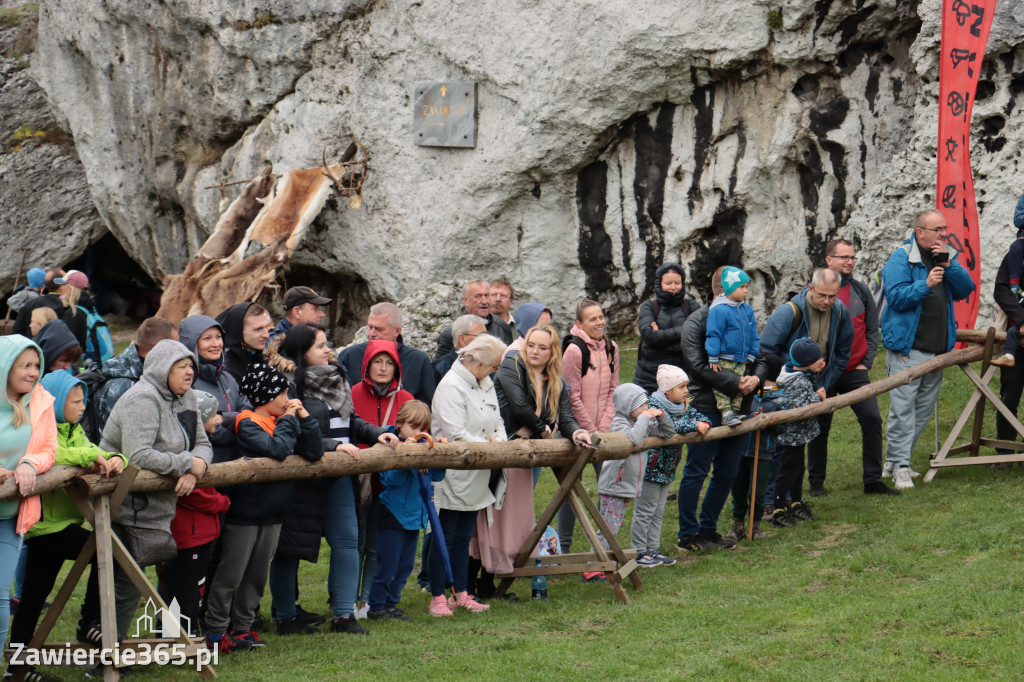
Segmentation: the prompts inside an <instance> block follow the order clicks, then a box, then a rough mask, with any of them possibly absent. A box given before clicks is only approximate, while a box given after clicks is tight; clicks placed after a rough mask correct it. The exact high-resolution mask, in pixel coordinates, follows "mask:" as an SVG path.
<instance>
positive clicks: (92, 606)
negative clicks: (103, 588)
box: [11, 526, 100, 645]
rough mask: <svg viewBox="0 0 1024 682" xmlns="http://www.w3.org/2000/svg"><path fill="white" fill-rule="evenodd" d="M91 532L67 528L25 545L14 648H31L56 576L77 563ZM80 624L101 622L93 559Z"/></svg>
mask: <svg viewBox="0 0 1024 682" xmlns="http://www.w3.org/2000/svg"><path fill="white" fill-rule="evenodd" d="M90 535H92V532H91V531H88V530H86V529H85V528H82V527H81V526H68V527H67V528H65V529H64V530H62V531H60V532H57V533H50V534H48V535H37V536H36V537H34V538H30V539H29V540H27V541H26V542H25V544H26V545H27V547H28V557H27V559H26V563H25V584H24V585H23V586H22V588H21V603H20V604H19V605H18V610H17V611H16V612H15V614H14V621H13V622H12V623H11V644H12V645H13V644H15V643H18V644H26V645H27V644H28V643H29V642H30V641H31V640H32V635H33V634H35V631H36V625H37V624H38V622H39V615H40V614H41V613H42V612H43V604H45V603H46V598H47V597H48V596H49V595H50V592H51V591H52V590H53V585H54V583H55V582H57V575H58V574H59V573H60V569H61V568H62V567H63V566H64V562H65V561H69V560H70V561H74V560H75V559H76V558H78V553H79V552H81V551H82V547H84V546H85V543H86V541H87V540H88V539H89V536H90ZM81 616H82V619H81V621H80V623H82V624H88V623H92V622H97V623H98V622H99V620H100V600H99V585H98V582H97V578H96V557H95V555H93V560H92V568H91V569H90V571H89V582H88V584H87V586H86V589H85V602H83V604H82V611H81Z"/></svg>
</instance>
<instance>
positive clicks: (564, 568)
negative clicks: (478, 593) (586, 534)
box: [495, 557, 619, 578]
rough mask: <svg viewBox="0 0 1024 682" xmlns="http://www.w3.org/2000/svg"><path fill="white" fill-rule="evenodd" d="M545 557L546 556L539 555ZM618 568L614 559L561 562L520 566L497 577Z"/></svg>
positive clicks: (522, 576) (560, 573)
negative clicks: (553, 564)
mask: <svg viewBox="0 0 1024 682" xmlns="http://www.w3.org/2000/svg"><path fill="white" fill-rule="evenodd" d="M541 559H547V557H541ZM618 568H619V564H618V563H617V562H615V561H591V562H588V563H585V564H561V565H559V566H520V567H519V568H514V569H512V572H511V573H502V574H501V575H499V576H495V577H497V578H526V577H532V576H535V575H567V574H571V573H588V572H590V571H604V572H614V571H617V570H618Z"/></svg>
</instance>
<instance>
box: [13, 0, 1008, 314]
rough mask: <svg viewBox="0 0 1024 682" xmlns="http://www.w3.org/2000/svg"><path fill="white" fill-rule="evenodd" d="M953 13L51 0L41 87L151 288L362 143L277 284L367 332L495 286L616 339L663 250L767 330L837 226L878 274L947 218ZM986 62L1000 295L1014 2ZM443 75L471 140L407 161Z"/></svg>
mask: <svg viewBox="0 0 1024 682" xmlns="http://www.w3.org/2000/svg"><path fill="white" fill-rule="evenodd" d="M271 6H272V7H273V13H272V14H271V13H269V12H268V11H267V10H266V8H267V7H271ZM939 22H940V17H939V4H938V3H937V2H927V3H924V2H913V1H906V0H903V1H900V0H831V1H830V0H817V1H815V2H811V1H810V0H781V1H779V2H772V3H764V2H751V1H750V0H716V1H714V2H711V1H709V0H687V1H686V2H682V1H679V2H664V1H661V0H646V1H631V2H625V1H624V0H615V1H608V0H605V1H596V0H594V1H590V2H586V1H580V0H546V1H544V2H541V1H539V0H532V1H531V0H524V1H523V2H519V3H508V2H503V1H502V0H476V1H473V2H469V1H466V0H452V1H450V2H444V3H422V2H418V1H414V0H353V1H350V2H333V1H328V0H294V1H293V2H288V3H274V4H273V5H268V4H266V3H258V2H252V1H244V2H234V1H232V2H229V1H228V0H163V1H160V0H105V1H104V2H99V1H98V0H87V1H83V0H43V2H42V3H41V10H40V17H39V43H38V47H37V51H36V54H35V55H34V56H33V59H32V67H31V74H32V77H33V78H34V79H35V80H36V81H38V83H39V84H40V85H41V86H42V87H43V88H44V89H45V91H46V93H47V95H48V96H49V100H50V101H51V102H52V103H53V105H54V106H55V107H56V109H57V110H58V117H59V118H60V119H66V121H67V126H68V128H69V130H70V132H71V134H72V135H73V137H74V143H75V146H76V148H77V153H78V156H79V157H80V158H81V163H82V164H83V166H84V169H85V174H86V177H87V178H88V187H89V190H90V192H91V195H92V199H93V201H94V203H95V205H96V207H97V208H98V209H99V212H100V215H101V216H102V219H103V221H104V224H105V226H106V227H107V228H108V229H109V230H110V231H111V232H113V233H114V235H115V236H116V237H117V238H118V240H119V241H120V242H121V243H122V244H123V245H124V246H125V248H126V249H127V250H128V252H129V253H130V254H132V256H133V257H134V258H136V259H137V260H138V261H139V263H140V264H142V266H143V267H144V268H145V269H146V271H147V272H149V273H150V274H151V275H152V276H153V277H154V279H156V280H157V281H159V280H160V278H161V277H162V276H163V275H165V274H169V273H175V272H180V271H181V269H182V268H183V267H184V265H185V263H186V262H187V260H188V259H189V257H190V256H191V255H192V254H193V253H194V252H195V251H196V250H197V248H198V246H199V245H200V244H201V243H202V242H203V240H204V239H205V238H206V236H207V235H208V233H209V232H210V230H211V229H212V227H213V225H214V224H215V222H216V219H217V216H218V212H219V208H220V205H221V202H220V200H219V195H218V192H217V191H216V190H209V189H204V188H205V187H207V186H210V185H214V184H217V183H219V182H222V181H236V180H243V179H247V178H250V177H253V176H254V175H255V174H257V173H258V172H259V171H260V170H261V169H262V168H263V166H264V165H265V164H266V163H268V162H269V163H272V164H273V166H274V168H275V169H276V170H278V171H285V170H288V169H291V168H295V167H311V166H315V165H319V163H320V158H321V154H322V153H323V151H324V149H326V151H327V155H328V158H329V159H330V158H332V157H335V158H336V157H337V156H338V155H339V154H340V153H341V151H342V150H343V149H344V148H345V146H346V145H347V144H348V142H349V140H350V139H351V138H352V137H353V136H355V137H358V138H359V139H360V140H361V141H362V142H363V143H364V144H365V145H366V147H367V148H368V150H369V152H370V155H371V173H370V176H369V178H368V180H367V182H366V185H365V187H364V199H365V201H364V205H363V208H362V209H361V210H358V211H354V210H351V209H350V208H349V207H348V202H347V201H334V200H330V201H328V204H327V206H326V207H325V209H324V211H323V213H322V214H321V215H320V217H319V218H318V219H317V221H315V222H314V224H313V226H312V227H311V230H310V233H309V236H308V239H307V241H306V243H305V245H304V247H303V248H302V249H300V251H299V252H297V253H296V257H295V260H294V266H293V269H292V271H291V273H290V275H289V278H288V279H289V282H287V283H286V284H292V283H298V282H299V281H300V280H301V281H302V282H304V283H311V284H314V285H316V286H318V287H319V288H321V289H324V290H325V291H326V292H328V293H329V295H333V296H338V297H347V303H346V305H345V306H344V309H345V310H346V311H347V312H348V313H350V314H353V315H356V316H358V315H359V314H361V311H365V306H366V305H367V304H368V303H370V302H372V301H373V300H378V299H383V298H387V299H391V300H401V299H403V298H405V297H407V296H412V297H413V298H411V299H410V300H419V298H422V294H417V293H415V292H418V291H424V290H427V291H429V290H430V288H431V287H432V285H433V283H437V282H451V281H455V280H464V279H466V278H469V277H473V276H485V277H490V276H504V277H506V278H508V279H509V280H511V281H512V282H513V283H514V284H516V285H517V286H521V287H522V288H523V289H524V292H525V293H527V294H528V296H529V298H531V299H534V300H540V301H544V302H545V303H547V304H549V305H551V306H552V307H553V308H554V309H555V310H556V313H557V315H558V316H559V317H560V318H561V319H562V320H566V319H567V316H568V314H569V311H570V310H572V308H573V307H574V305H575V302H576V301H578V300H579V299H580V298H581V297H582V296H584V295H585V294H590V295H595V296H597V297H598V298H599V299H600V300H601V301H602V302H604V303H605V304H606V305H607V307H608V310H609V313H610V316H611V318H612V320H613V322H614V323H615V324H616V325H617V327H618V328H619V329H620V330H621V329H625V328H627V327H628V326H629V324H630V322H631V320H632V319H633V316H634V314H635V307H636V305H637V304H638V303H639V302H640V301H641V300H643V299H644V298H646V297H648V296H650V294H651V291H652V287H653V281H652V279H653V272H654V269H655V268H656V267H657V266H658V265H659V264H660V263H662V262H663V261H666V260H680V261H681V262H683V263H684V265H685V267H686V269H687V271H688V284H687V286H688V289H689V290H690V292H691V293H692V294H694V295H697V294H698V293H699V292H701V293H702V292H703V291H706V282H707V276H708V275H709V274H710V273H711V272H712V271H713V270H714V269H715V268H716V267H717V266H718V265H722V264H726V263H729V264H735V265H741V266H742V267H744V268H745V269H746V270H747V271H748V272H750V273H751V275H752V277H753V286H752V292H753V296H752V303H753V304H754V306H755V309H757V310H758V313H759V315H760V316H761V317H762V319H763V317H764V315H765V314H766V313H767V312H770V310H771V309H772V308H773V307H774V306H775V305H778V304H779V303H781V302H782V301H783V300H785V298H786V297H787V296H788V295H790V294H791V293H792V292H794V291H796V290H797V289H799V288H800V286H801V285H802V284H803V283H805V282H806V280H807V278H808V276H809V274H810V271H811V269H812V267H813V266H814V265H816V264H821V263H822V257H823V251H824V244H825V242H826V241H827V240H828V239H830V238H832V237H834V236H846V237H848V238H851V239H853V240H854V241H855V242H856V243H857V244H858V245H859V247H860V253H861V255H862V256H863V257H862V258H861V259H860V260H859V262H858V269H859V272H860V273H861V274H862V275H864V274H866V273H870V272H872V271H874V270H875V269H877V268H878V267H880V266H881V264H882V263H883V262H884V259H885V258H886V256H887V255H888V253H890V252H891V250H892V249H893V248H894V246H895V244H896V243H897V242H898V241H899V240H900V238H901V237H902V236H903V234H904V233H905V232H906V230H907V227H908V225H909V221H910V217H911V216H912V214H913V213H914V212H915V211H916V210H919V209H920V208H924V207H927V206H930V205H933V204H934V183H935V153H936V147H935V139H934V138H935V134H936V132H935V131H936V120H937V118H936V116H937V103H936V99H937V94H938V61H937V56H938V48H939V26H940V23H939ZM981 69H982V74H981V77H982V82H981V85H980V86H979V93H978V101H977V104H976V106H975V110H974V119H973V127H972V131H973V141H972V161H973V165H974V169H975V173H976V183H977V192H978V205H979V209H980V214H981V217H980V221H981V229H982V250H981V251H982V252H981V256H982V260H983V263H984V268H985V271H984V272H985V275H984V276H985V282H984V284H983V287H984V288H985V289H986V291H987V290H990V288H991V279H992V277H993V275H994V272H995V268H996V266H997V265H998V261H999V258H1000V257H1001V255H1002V253H1003V252H1004V250H1005V248H1006V246H1007V245H1008V243H1009V240H1010V239H1011V238H1012V237H1013V231H1012V229H1011V228H1010V227H1009V224H1010V216H1011V212H1012V208H1013V205H1014V203H1015V202H1016V199H1017V197H1018V196H1019V195H1020V193H1021V191H1024V187H1022V185H1024V182H1021V181H1020V180H1018V178H1019V175H1020V174H1019V173H1018V172H1017V171H1018V164H1019V163H1020V151H1021V149H1022V148H1024V133H1022V132H1021V129H1020V127H1019V126H1015V125H1013V121H1014V120H1015V118H1017V116H1015V114H1016V113H1017V108H1018V107H1019V106H1024V101H1022V100H1024V5H1022V4H1020V3H1013V2H1001V3H1000V4H999V5H998V8H997V12H996V16H995V19H994V24H993V28H992V35H991V39H990V42H989V46H988V52H987V55H986V59H985V62H984V64H983V65H982V66H981ZM436 80H453V81H454V80H457V81H474V82H476V83H477V84H478V111H479V126H478V136H477V146H476V148H475V149H444V148H429V147H418V146H415V145H414V144H413V134H412V119H413V110H412V106H413V105H412V101H413V88H414V86H415V84H416V83H418V82H421V81H436ZM231 191H232V190H229V193H230V192H231ZM235 191H237V190H235ZM229 198H230V196H229ZM10 210H11V209H9V208H8V207H6V206H5V207H3V208H0V213H2V212H7V211H10ZM8 264H9V259H7V260H2V261H0V282H2V281H5V278H9V277H10V276H12V274H13V273H9V272H8V270H9V269H10V268H8ZM984 298H987V296H986V297H983V300H984ZM519 300H520V302H522V301H525V300H528V299H527V298H524V297H523V296H522V295H521V296H520V299H519ZM983 309H984V308H983ZM361 322H362V321H360V322H359V323H361Z"/></svg>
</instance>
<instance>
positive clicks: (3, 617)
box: [0, 517, 21, 646]
mask: <svg viewBox="0 0 1024 682" xmlns="http://www.w3.org/2000/svg"><path fill="white" fill-rule="evenodd" d="M17 527H18V520H17V517H15V518H11V519H3V520H2V521H0V642H3V643H4V645H5V646H6V645H7V628H8V627H9V626H10V624H11V581H12V580H14V570H15V568H17V566H18V558H19V557H20V556H21V537H19V536H18V534H17V533H16V532H15V529H16V528H17Z"/></svg>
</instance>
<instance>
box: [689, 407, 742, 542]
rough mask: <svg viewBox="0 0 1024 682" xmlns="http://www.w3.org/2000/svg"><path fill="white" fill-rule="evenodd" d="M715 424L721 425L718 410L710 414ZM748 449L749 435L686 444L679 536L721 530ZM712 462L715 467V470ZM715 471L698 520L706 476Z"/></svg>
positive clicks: (713, 425)
mask: <svg viewBox="0 0 1024 682" xmlns="http://www.w3.org/2000/svg"><path fill="white" fill-rule="evenodd" d="M708 417H709V418H710V419H711V426H712V428H714V427H716V426H721V424H722V416H721V415H720V414H719V413H718V412H712V413H711V414H709V415H708ZM746 450H747V435H746V434H743V435H739V436H733V437H732V438H723V439H721V440H711V441H707V442H705V443H690V444H689V445H687V446H686V466H684V467H683V478H682V480H681V481H680V482H679V539H680V540H682V539H683V538H686V537H688V536H690V535H696V534H698V533H711V532H717V529H718V517H719V515H720V514H721V513H722V508H723V507H724V506H725V501H726V500H728V499H729V493H730V492H731V491H732V482H733V479H735V478H736V472H737V471H738V470H739V465H740V459H742V458H743V453H744V452H746ZM712 465H714V470H713V471H712ZM709 471H711V483H710V485H708V491H707V493H705V494H704V504H703V505H702V506H701V510H700V523H698V522H697V503H698V502H699V501H700V491H701V488H703V487H704V480H705V479H707V477H708V472H709Z"/></svg>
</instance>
